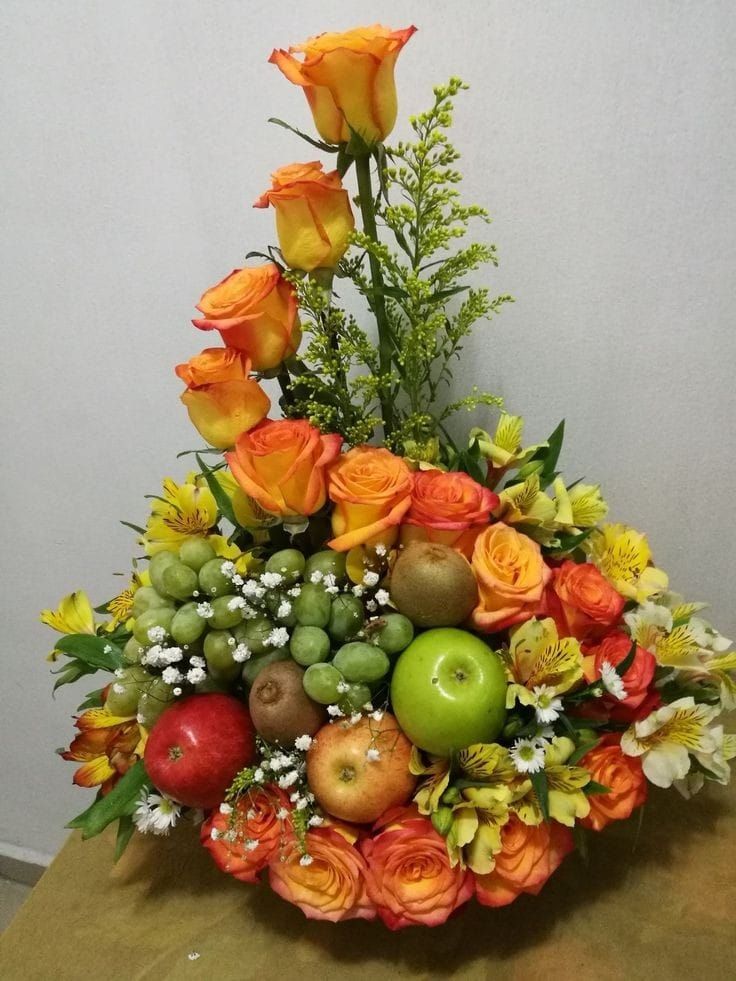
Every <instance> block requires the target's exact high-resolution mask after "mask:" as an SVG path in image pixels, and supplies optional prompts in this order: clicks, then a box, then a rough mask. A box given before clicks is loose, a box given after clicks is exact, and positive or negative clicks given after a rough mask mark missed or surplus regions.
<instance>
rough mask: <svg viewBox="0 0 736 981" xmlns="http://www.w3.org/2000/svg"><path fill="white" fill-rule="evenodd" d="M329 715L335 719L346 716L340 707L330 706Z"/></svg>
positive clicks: (328, 707)
mask: <svg viewBox="0 0 736 981" xmlns="http://www.w3.org/2000/svg"><path fill="white" fill-rule="evenodd" d="M327 714H328V715H331V716H332V718H333V719H339V718H340V716H341V715H345V713H344V712H343V710H342V709H341V708H340V706H339V705H328V706H327Z"/></svg>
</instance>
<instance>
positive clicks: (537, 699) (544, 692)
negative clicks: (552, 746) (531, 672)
mask: <svg viewBox="0 0 736 981" xmlns="http://www.w3.org/2000/svg"><path fill="white" fill-rule="evenodd" d="M532 695H533V698H534V700H533V702H532V705H533V706H534V712H535V714H536V716H537V722H540V723H541V724H542V725H548V724H549V723H550V722H554V721H555V719H559V717H560V712H562V699H561V698H558V697H557V693H556V692H555V690H554V688H552V687H551V686H550V685H537V686H536V687H535V688H534V689H532Z"/></svg>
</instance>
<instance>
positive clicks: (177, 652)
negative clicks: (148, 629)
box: [160, 647, 184, 664]
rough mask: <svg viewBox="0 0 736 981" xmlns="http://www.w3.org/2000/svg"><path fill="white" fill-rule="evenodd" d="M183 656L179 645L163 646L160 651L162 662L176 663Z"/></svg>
mask: <svg viewBox="0 0 736 981" xmlns="http://www.w3.org/2000/svg"><path fill="white" fill-rule="evenodd" d="M183 657H184V651H183V650H182V649H181V647H164V648H163V649H162V651H161V656H160V661H161V662H162V663H163V664H178V663H179V661H181V659H182V658H183Z"/></svg>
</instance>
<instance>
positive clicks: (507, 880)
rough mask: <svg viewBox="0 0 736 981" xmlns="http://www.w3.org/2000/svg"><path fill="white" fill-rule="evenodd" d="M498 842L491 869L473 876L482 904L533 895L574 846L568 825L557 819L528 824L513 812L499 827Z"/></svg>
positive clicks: (498, 903) (486, 904) (506, 902)
mask: <svg viewBox="0 0 736 981" xmlns="http://www.w3.org/2000/svg"><path fill="white" fill-rule="evenodd" d="M501 845H502V848H501V851H500V852H499V853H498V854H497V855H496V856H495V860H496V865H495V867H494V869H493V871H492V872H489V873H488V875H478V876H476V877H475V895H476V896H477V898H478V902H479V903H482V904H483V906H507V905H508V904H509V903H512V902H513V901H514V900H515V899H516V897H517V896H519V895H520V894H521V893H522V892H529V893H531V894H532V895H534V896H536V895H537V893H538V892H539V890H540V889H541V888H542V886H543V885H544V884H545V882H546V881H547V879H549V877H550V876H551V875H552V873H553V872H554V871H555V869H556V868H558V866H559V865H561V864H562V860H563V858H564V857H565V856H566V855H567V854H568V853H569V852H571V851H572V850H573V848H574V847H575V844H574V841H573V837H572V833H571V832H570V830H569V828H566V827H564V825H562V824H558V822H557V821H550V823H549V824H539V825H537V826H536V827H532V826H530V825H528V824H524V822H523V821H521V820H520V819H519V818H518V817H517V816H516V815H515V814H513V815H512V816H511V818H510V819H509V821H508V823H507V824H505V825H504V826H503V828H502V829H501Z"/></svg>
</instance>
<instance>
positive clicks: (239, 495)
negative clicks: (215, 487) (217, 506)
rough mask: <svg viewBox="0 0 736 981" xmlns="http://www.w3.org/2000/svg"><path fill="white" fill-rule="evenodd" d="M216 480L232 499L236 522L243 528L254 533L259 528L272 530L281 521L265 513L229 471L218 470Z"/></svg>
mask: <svg viewBox="0 0 736 981" xmlns="http://www.w3.org/2000/svg"><path fill="white" fill-rule="evenodd" d="M215 479H216V480H217V483H218V484H219V485H220V487H222V489H223V490H224V491H225V493H226V494H227V496H228V497H229V498H230V503H231V504H232V507H233V514H234V515H235V520H236V521H237V522H238V524H239V525H240V526H241V527H243V528H248V529H249V530H250V531H253V530H254V529H259V528H270V527H272V526H273V525H277V524H278V523H279V521H280V520H281V519H280V518H278V517H276V515H274V514H269V512H268V511H264V509H263V508H262V507H261V505H260V504H259V503H258V502H257V501H254V500H253V498H252V497H248V495H247V494H246V493H245V491H244V490H243V489H242V487H241V486H240V484H238V482H237V481H236V479H235V477H233V475H232V474H231V473H230V471H229V470H218V471H217V472H216V474H215Z"/></svg>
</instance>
